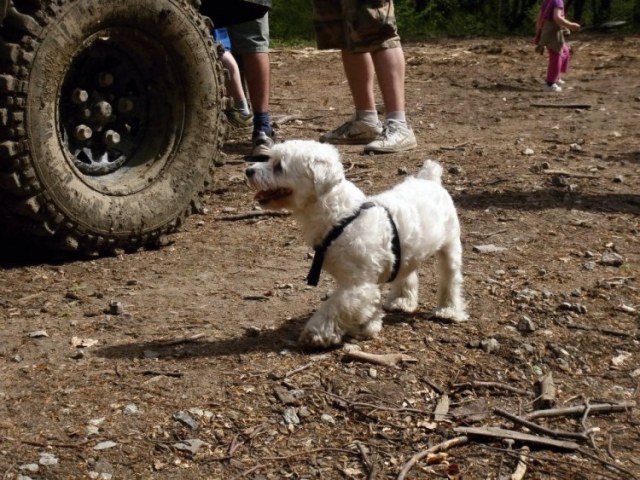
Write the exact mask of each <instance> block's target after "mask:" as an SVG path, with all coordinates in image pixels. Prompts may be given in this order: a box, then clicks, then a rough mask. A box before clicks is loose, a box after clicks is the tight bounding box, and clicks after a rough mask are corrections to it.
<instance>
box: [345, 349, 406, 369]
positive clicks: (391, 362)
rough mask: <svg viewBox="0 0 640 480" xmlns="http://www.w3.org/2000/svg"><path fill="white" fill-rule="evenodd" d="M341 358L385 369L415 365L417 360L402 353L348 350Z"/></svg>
mask: <svg viewBox="0 0 640 480" xmlns="http://www.w3.org/2000/svg"><path fill="white" fill-rule="evenodd" d="M343 358H344V359H345V360H360V361H362V362H369V363H374V364H376V365H383V366H385V367H395V366H397V365H398V364H399V363H415V362H417V361H418V359H417V358H413V357H410V356H409V355H405V354H404V353H386V354H377V353H368V352H362V351H360V350H348V351H346V352H345V354H344V357H343Z"/></svg>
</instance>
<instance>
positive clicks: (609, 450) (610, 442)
mask: <svg viewBox="0 0 640 480" xmlns="http://www.w3.org/2000/svg"><path fill="white" fill-rule="evenodd" d="M607 453H608V454H609V456H610V457H611V458H612V459H613V460H614V461H616V462H617V461H618V459H617V458H616V456H615V455H614V454H613V435H609V440H608V441H607Z"/></svg>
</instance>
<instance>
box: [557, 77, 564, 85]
mask: <svg viewBox="0 0 640 480" xmlns="http://www.w3.org/2000/svg"><path fill="white" fill-rule="evenodd" d="M556 83H557V84H558V85H564V84H565V83H566V82H565V81H564V80H563V79H561V78H559V79H558V81H557V82H556Z"/></svg>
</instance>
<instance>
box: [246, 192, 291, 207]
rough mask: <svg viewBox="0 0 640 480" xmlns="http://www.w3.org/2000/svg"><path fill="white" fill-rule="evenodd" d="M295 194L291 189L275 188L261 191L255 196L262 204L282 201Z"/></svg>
mask: <svg viewBox="0 0 640 480" xmlns="http://www.w3.org/2000/svg"><path fill="white" fill-rule="evenodd" d="M292 193H293V192H292V190H291V189H290V188H275V189H273V190H260V191H259V192H258V193H256V195H255V197H254V198H255V199H256V200H257V201H258V203H260V204H264V203H269V202H273V201H274V200H281V199H283V198H286V197H288V196H289V195H291V194H292Z"/></svg>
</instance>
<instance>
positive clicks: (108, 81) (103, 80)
mask: <svg viewBox="0 0 640 480" xmlns="http://www.w3.org/2000/svg"><path fill="white" fill-rule="evenodd" d="M113 80H114V78H113V75H112V74H110V73H108V72H102V73H101V74H100V75H98V83H99V84H100V86H101V87H110V86H111V85H113Z"/></svg>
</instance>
